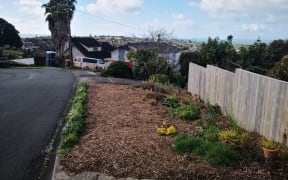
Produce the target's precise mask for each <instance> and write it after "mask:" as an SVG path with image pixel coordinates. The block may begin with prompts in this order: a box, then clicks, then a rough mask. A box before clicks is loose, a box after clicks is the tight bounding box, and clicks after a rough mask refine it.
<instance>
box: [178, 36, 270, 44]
mask: <svg viewBox="0 0 288 180" xmlns="http://www.w3.org/2000/svg"><path fill="white" fill-rule="evenodd" d="M212 39H213V38H212ZM179 40H184V41H191V42H196V43H207V42H208V37H207V38H179ZM220 40H223V39H220ZM260 40H261V42H263V43H266V44H270V43H271V42H272V41H274V40H269V39H260ZM256 41H257V39H233V40H232V43H233V44H234V45H252V44H254V43H255V42H256Z"/></svg>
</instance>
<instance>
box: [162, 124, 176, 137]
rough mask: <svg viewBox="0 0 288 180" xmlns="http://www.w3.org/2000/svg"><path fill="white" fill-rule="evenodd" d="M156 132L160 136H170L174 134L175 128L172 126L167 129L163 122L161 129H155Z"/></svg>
mask: <svg viewBox="0 0 288 180" xmlns="http://www.w3.org/2000/svg"><path fill="white" fill-rule="evenodd" d="M157 132H158V133H159V134H161V135H171V134H175V133H176V128H175V127H174V126H173V125H170V126H169V127H168V128H167V125H166V121H163V122H162V125H161V127H160V128H157Z"/></svg>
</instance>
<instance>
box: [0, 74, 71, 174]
mask: <svg viewBox="0 0 288 180" xmlns="http://www.w3.org/2000/svg"><path fill="white" fill-rule="evenodd" d="M73 82H74V78H73V75H72V73H71V72H69V71H64V70H60V69H21V70H19V69H0V142H1V144H0V179H1V180H10V179H13V180H17V179H21V180H22V179H29V180H33V179H39V178H40V175H42V176H41V179H42V178H43V177H44V176H45V174H46V171H47V170H46V169H43V167H44V164H45V163H44V162H45V161H44V160H45V159H46V160H47V158H48V157H49V156H48V155H49V153H51V144H53V140H54V138H53V136H55V131H56V129H57V128H59V127H58V124H59V123H60V122H61V121H62V120H63V118H64V111H65V109H67V104H68V102H69V98H70V96H71V94H72V91H73ZM52 152H53V151H52ZM48 162H49V161H48ZM47 164H49V163H47ZM50 170H51V169H50Z"/></svg>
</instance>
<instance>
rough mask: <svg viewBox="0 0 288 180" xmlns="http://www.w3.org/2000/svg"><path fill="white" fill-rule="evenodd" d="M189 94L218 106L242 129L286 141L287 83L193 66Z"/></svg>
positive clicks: (243, 71) (253, 74) (190, 71)
mask: <svg viewBox="0 0 288 180" xmlns="http://www.w3.org/2000/svg"><path fill="white" fill-rule="evenodd" d="M188 90H189V91H190V92H191V93H193V94H198V95H199V96H200V97H201V98H202V99H203V100H205V101H208V102H209V103H211V104H218V105H219V106H220V107H221V108H222V109H223V111H224V112H225V113H227V114H230V115H232V116H233V117H235V119H236V121H237V123H238V125H239V126H241V127H242V128H245V129H247V130H248V131H252V132H258V133H259V134H261V135H263V136H265V137H267V138H269V139H273V140H275V141H278V142H282V141H283V133H284V131H285V129H288V83H287V82H284V81H280V80H276V79H272V78H269V77H266V76H262V75H258V74H255V73H251V72H248V71H245V70H242V69H237V70H236V72H235V73H232V72H229V71H226V70H223V69H220V68H217V67H215V66H210V65H208V66H207V68H203V67H201V66H198V65H196V64H193V63H190V65H189V80H188ZM286 143H287V142H286Z"/></svg>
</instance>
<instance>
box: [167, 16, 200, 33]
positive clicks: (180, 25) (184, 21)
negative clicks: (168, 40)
mask: <svg viewBox="0 0 288 180" xmlns="http://www.w3.org/2000/svg"><path fill="white" fill-rule="evenodd" d="M172 19H173V21H172V22H171V27H172V28H173V29H175V30H177V29H179V30H180V29H188V28H191V27H192V26H193V25H194V24H195V23H194V21H193V20H191V19H189V18H187V17H186V16H185V15H184V14H172Z"/></svg>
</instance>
